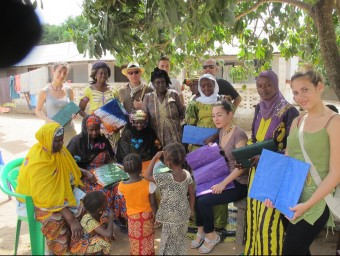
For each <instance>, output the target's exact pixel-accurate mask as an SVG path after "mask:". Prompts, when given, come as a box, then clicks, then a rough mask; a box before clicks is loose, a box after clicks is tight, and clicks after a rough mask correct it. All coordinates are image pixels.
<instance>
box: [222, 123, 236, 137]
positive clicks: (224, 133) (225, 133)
mask: <svg viewBox="0 0 340 256" xmlns="http://www.w3.org/2000/svg"><path fill="white" fill-rule="evenodd" d="M233 128H234V124H231V125H230V127H229V129H228V130H226V131H222V135H223V136H224V135H227V134H228V133H230V132H231V130H232V129H233Z"/></svg>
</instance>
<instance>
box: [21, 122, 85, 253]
mask: <svg viewBox="0 0 340 256" xmlns="http://www.w3.org/2000/svg"><path fill="white" fill-rule="evenodd" d="M35 137H36V139H37V140H38V143H36V144H35V145H33V146H32V148H31V149H30V150H29V152H28V154H27V155H26V158H25V160H24V162H23V164H22V165H21V167H20V171H19V176H18V186H17V189H16V192H17V193H19V194H24V195H29V196H31V197H32V198H33V202H34V206H35V216H36V219H37V220H38V221H39V222H41V223H42V226H43V227H42V229H41V231H42V233H43V234H44V236H45V237H46V242H47V246H48V249H49V250H50V252H53V254H56V255H62V254H64V253H67V252H68V250H69V245H70V242H71V238H72V240H78V239H79V238H80V237H81V235H82V227H81V225H80V223H79V221H78V220H77V218H76V217H75V215H74V213H73V212H76V211H77V203H76V198H75V196H74V194H73V187H75V186H82V185H83V184H82V182H81V180H80V178H81V176H82V173H81V171H80V170H79V167H78V166H77V164H76V163H75V161H74V160H73V157H72V155H71V154H70V153H69V152H68V150H67V149H66V148H65V147H64V146H63V139H64V128H62V127H61V126H60V125H59V124H57V123H47V124H44V125H43V126H42V127H41V128H40V129H39V130H38V131H37V132H36V134H35Z"/></svg>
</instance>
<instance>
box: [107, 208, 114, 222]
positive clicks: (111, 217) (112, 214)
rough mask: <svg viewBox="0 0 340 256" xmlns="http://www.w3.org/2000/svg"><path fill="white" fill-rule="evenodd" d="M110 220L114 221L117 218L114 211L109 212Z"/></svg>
mask: <svg viewBox="0 0 340 256" xmlns="http://www.w3.org/2000/svg"><path fill="white" fill-rule="evenodd" d="M108 217H109V219H112V220H113V219H114V218H115V214H114V212H113V211H112V210H110V211H109V215H108Z"/></svg>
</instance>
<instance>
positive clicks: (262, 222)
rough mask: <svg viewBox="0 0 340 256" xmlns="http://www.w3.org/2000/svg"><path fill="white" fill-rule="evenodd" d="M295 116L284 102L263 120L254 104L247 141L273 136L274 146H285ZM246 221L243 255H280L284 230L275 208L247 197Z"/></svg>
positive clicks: (250, 180)
mask: <svg viewBox="0 0 340 256" xmlns="http://www.w3.org/2000/svg"><path fill="white" fill-rule="evenodd" d="M298 115H299V112H298V111H297V109H296V108H295V107H294V106H292V105H291V104H286V105H285V106H283V107H281V108H278V109H277V111H276V112H275V114H274V116H273V117H271V118H269V119H266V120H265V119H264V118H263V117H262V114H261V111H260V107H259V105H257V106H256V109H255V116H254V120H253V125H252V137H251V143H256V142H257V141H259V142H261V141H264V140H268V139H272V138H274V140H275V141H276V144H277V145H278V148H279V149H280V150H283V149H285V148H286V145H287V137H288V132H289V129H290V125H291V123H292V121H293V120H294V118H295V117H297V116H298ZM255 171H256V169H255V168H252V169H251V170H250V173H249V188H248V191H249V190H250V188H251V186H252V182H253V179H254V175H255ZM246 221H247V226H246V227H247V231H246V244H245V250H244V254H245V255H281V252H282V245H283V237H284V230H283V225H282V222H281V218H280V212H279V211H278V210H276V209H275V208H268V207H266V206H265V205H264V204H263V203H262V202H260V201H258V200H256V199H252V198H250V197H248V198H247V219H246Z"/></svg>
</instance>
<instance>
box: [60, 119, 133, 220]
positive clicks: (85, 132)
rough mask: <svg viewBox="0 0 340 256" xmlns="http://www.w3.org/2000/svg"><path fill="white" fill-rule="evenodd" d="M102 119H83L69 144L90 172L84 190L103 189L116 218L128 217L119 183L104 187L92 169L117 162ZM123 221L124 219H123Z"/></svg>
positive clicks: (80, 164)
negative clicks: (79, 128) (104, 131)
mask: <svg viewBox="0 0 340 256" xmlns="http://www.w3.org/2000/svg"><path fill="white" fill-rule="evenodd" d="M100 124H101V121H100V119H99V117H97V116H95V115H88V116H86V117H85V118H84V119H83V122H82V130H81V133H80V134H78V135H76V136H75V137H73V138H72V140H71V141H70V143H69V144H68V145H67V149H68V150H69V151H70V153H71V155H72V156H73V158H74V160H75V161H76V163H77V164H78V166H79V167H80V168H81V169H82V170H83V172H85V173H88V176H87V178H86V179H82V180H83V182H84V185H85V187H84V192H91V191H103V192H104V193H105V195H106V199H107V201H108V208H109V209H110V210H112V211H115V213H116V218H126V209H125V201H123V199H122V197H121V196H119V194H118V190H117V186H116V185H117V184H114V185H111V186H107V187H103V186H102V185H100V184H98V183H97V181H96V178H95V176H94V175H93V173H92V172H91V170H93V169H95V168H97V167H100V166H102V165H104V164H109V163H113V162H115V159H114V153H113V150H112V147H111V144H110V142H109V140H108V139H107V138H106V137H105V136H104V135H103V134H101V132H100ZM122 221H123V220H122Z"/></svg>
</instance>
